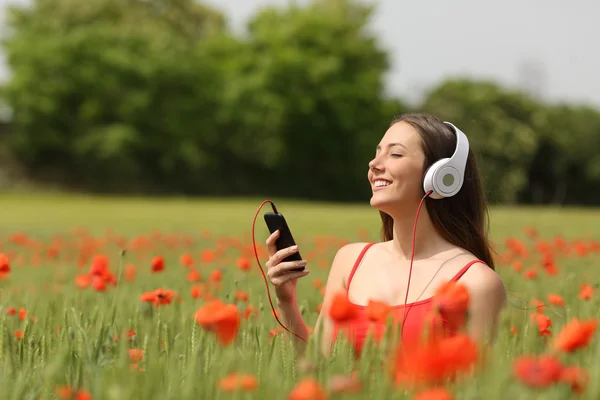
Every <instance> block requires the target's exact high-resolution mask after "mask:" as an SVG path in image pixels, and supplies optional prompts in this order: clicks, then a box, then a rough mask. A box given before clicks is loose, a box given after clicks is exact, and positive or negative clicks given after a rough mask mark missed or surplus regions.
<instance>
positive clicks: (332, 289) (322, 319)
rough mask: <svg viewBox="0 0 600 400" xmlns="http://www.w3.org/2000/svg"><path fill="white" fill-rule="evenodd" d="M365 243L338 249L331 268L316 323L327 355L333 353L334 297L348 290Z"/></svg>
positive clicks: (317, 333) (316, 329)
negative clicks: (353, 267)
mask: <svg viewBox="0 0 600 400" xmlns="http://www.w3.org/2000/svg"><path fill="white" fill-rule="evenodd" d="M364 246H365V243H352V244H348V245H346V246H343V247H342V248H340V249H339V250H338V252H337V253H336V255H335V258H334V259H333V262H332V264H331V269H330V270H329V277H328V278H327V284H326V286H325V295H324V297H323V306H322V307H321V312H320V314H319V317H318V318H317V322H316V324H315V328H314V333H315V334H316V335H321V351H322V353H323V355H325V357H329V355H330V353H331V343H332V334H333V321H332V320H331V318H329V308H330V307H331V302H332V300H333V297H334V296H335V295H336V293H338V292H339V291H343V290H346V279H347V277H348V275H349V272H350V269H351V267H352V265H353V263H354V260H355V259H356V257H357V255H358V253H359V252H360V251H361V250H362V248H363V247H364Z"/></svg>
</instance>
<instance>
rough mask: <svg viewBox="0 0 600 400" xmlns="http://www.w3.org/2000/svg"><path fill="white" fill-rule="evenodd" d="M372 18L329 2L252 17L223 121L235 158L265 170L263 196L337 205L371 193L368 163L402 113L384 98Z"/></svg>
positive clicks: (356, 7) (366, 11)
mask: <svg viewBox="0 0 600 400" xmlns="http://www.w3.org/2000/svg"><path fill="white" fill-rule="evenodd" d="M372 12H373V8H372V7H369V6H365V5H362V4H360V3H358V2H353V1H350V0H322V1H314V2H312V3H311V4H309V5H307V6H305V7H297V6H290V7H289V8H287V9H275V8H265V9H263V10H262V11H260V12H259V13H258V14H257V15H256V16H254V18H252V20H251V21H250V23H249V25H248V28H249V29H248V30H249V37H248V39H247V42H246V45H247V46H246V47H245V48H244V49H243V50H242V51H241V52H240V53H239V57H238V58H236V60H235V61H234V62H232V64H231V69H230V70H229V71H230V74H231V75H230V76H231V78H230V79H228V82H229V84H228V90H227V96H226V99H227V100H226V101H227V103H226V104H227V106H226V107H224V111H225V113H226V114H227V115H224V116H223V119H224V120H228V121H230V124H229V126H228V128H227V131H228V132H229V133H230V136H229V137H230V141H229V144H230V145H229V146H228V147H229V149H230V150H231V152H232V155H233V157H232V158H234V159H236V160H244V161H245V162H247V163H250V164H254V165H257V166H259V167H260V168H262V170H263V171H264V172H263V174H262V176H261V177H263V179H261V182H256V185H257V186H260V187H262V189H263V190H265V191H266V190H275V191H276V192H277V193H278V194H280V195H291V196H298V197H310V198H321V199H324V198H327V199H335V200H345V199H357V198H364V196H365V195H366V193H367V190H368V184H366V171H367V162H368V160H369V159H370V157H371V156H372V155H373V154H374V148H375V146H376V144H377V141H378V140H379V138H380V136H381V135H383V133H384V131H385V129H386V128H387V125H388V124H389V122H390V121H391V119H392V117H393V114H394V113H396V112H400V111H402V110H401V109H400V108H401V107H402V105H401V104H400V103H398V102H394V101H388V100H386V99H384V98H383V95H382V92H383V82H382V79H383V74H384V73H385V71H386V69H387V68H388V57H387V54H386V53H385V52H384V50H382V49H381V48H380V47H379V45H378V43H377V42H376V40H375V38H374V37H373V36H371V35H370V34H368V33H367V31H366V24H367V23H368V20H369V18H370V16H371V14H372ZM244 170H245V169H239V168H238V171H240V173H244ZM232 173H233V172H232ZM361 190H362V191H361ZM271 193H272V192H271Z"/></svg>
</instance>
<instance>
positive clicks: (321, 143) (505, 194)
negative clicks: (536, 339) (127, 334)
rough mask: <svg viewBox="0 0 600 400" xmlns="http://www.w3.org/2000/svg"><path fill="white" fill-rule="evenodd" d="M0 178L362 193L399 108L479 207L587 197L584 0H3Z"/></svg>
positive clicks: (594, 131)
mask: <svg viewBox="0 0 600 400" xmlns="http://www.w3.org/2000/svg"><path fill="white" fill-rule="evenodd" d="M0 8H1V14H0V16H1V19H2V21H1V26H2V45H1V47H0V52H1V55H2V60H1V61H2V62H1V64H0V77H1V88H0V101H1V107H0V119H1V127H0V190H1V191H2V192H28V191H31V192H33V191H66V192H79V193H81V192H84V193H104V194H122V195H148V196H150V195H151V196H223V197H229V196H232V197H233V196H240V197H243V196H246V197H247V196H261V197H264V196H268V197H293V198H297V199H312V200H327V201H344V202H356V201H360V202H363V201H367V200H368V198H369V196H370V193H371V190H370V187H369V185H368V183H367V181H366V173H367V163H368V161H369V160H370V159H371V157H372V156H373V155H374V149H375V146H376V145H377V143H378V141H379V140H380V138H381V136H382V135H383V133H384V132H385V130H386V129H387V127H388V124H389V122H390V121H391V120H392V119H393V118H394V116H396V115H397V114H400V113H404V112H426V113H432V114H435V115H437V116H439V117H440V118H443V119H446V120H450V121H452V122H453V123H455V124H456V125H457V126H459V127H460V128H461V129H462V130H463V131H464V132H465V133H466V134H467V135H468V136H469V138H470V141H471V146H472V147H473V149H474V151H475V152H476V153H477V154H478V155H479V158H480V159H479V164H480V167H481V168H482V171H483V174H484V180H485V184H486V187H487V191H488V193H487V194H488V197H489V200H490V202H491V203H492V204H553V205H598V204H599V203H600V151H599V150H600V75H599V74H598V73H597V71H600V53H599V52H598V51H596V50H594V49H596V48H597V46H598V44H597V40H598V38H600V25H598V24H597V23H596V20H595V18H596V16H597V15H598V12H600V4H599V3H597V2H594V1H592V0H576V1H572V2H568V3H567V2H564V1H559V0H552V1H541V0H528V1H525V2H524V1H517V0H506V1H503V2H481V1H475V0H455V1H441V0H438V1H431V0H430V1H418V2H408V1H401V0H380V1H377V2H375V1H359V0H314V1H301V0H295V1H293V0H270V1H269V0H211V1H195V0H85V1H83V0H28V1H25V0H12V1H9V0H2V1H0Z"/></svg>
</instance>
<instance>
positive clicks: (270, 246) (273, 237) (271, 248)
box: [265, 229, 279, 256]
mask: <svg viewBox="0 0 600 400" xmlns="http://www.w3.org/2000/svg"><path fill="white" fill-rule="evenodd" d="M277 238H279V229H277V230H276V231H275V232H273V233H271V234H270V235H269V237H268V238H267V241H266V242H265V243H266V244H267V251H268V252H269V256H272V255H273V254H275V253H276V252H277V246H276V245H275V242H276V241H277Z"/></svg>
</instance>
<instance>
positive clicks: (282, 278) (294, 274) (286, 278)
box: [271, 269, 310, 286]
mask: <svg viewBox="0 0 600 400" xmlns="http://www.w3.org/2000/svg"><path fill="white" fill-rule="evenodd" d="M308 274H310V271H309V270H307V269H306V270H304V271H302V272H292V273H289V274H286V275H282V276H280V277H277V278H274V279H273V280H271V282H272V283H273V285H275V286H280V285H283V284H284V283H286V282H289V281H291V280H294V279H299V278H302V277H303V276H306V275H308Z"/></svg>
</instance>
